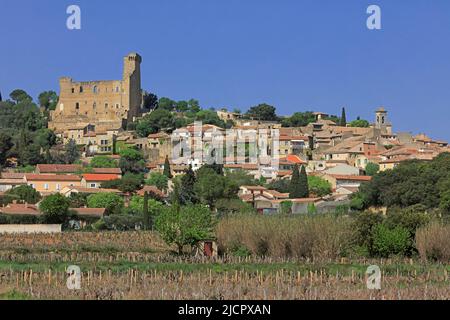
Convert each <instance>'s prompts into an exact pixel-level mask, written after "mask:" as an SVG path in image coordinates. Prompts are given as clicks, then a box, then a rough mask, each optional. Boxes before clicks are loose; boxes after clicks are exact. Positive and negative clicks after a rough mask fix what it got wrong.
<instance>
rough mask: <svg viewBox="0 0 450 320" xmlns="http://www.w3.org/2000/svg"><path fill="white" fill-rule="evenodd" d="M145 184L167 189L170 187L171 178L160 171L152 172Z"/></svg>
mask: <svg viewBox="0 0 450 320" xmlns="http://www.w3.org/2000/svg"><path fill="white" fill-rule="evenodd" d="M145 184H146V185H148V186H155V187H157V188H158V189H159V190H163V191H167V189H168V187H169V178H168V177H166V176H165V175H164V174H162V173H159V172H151V173H150V175H149V176H148V178H147V180H145Z"/></svg>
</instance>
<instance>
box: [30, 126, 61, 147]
mask: <svg viewBox="0 0 450 320" xmlns="http://www.w3.org/2000/svg"><path fill="white" fill-rule="evenodd" d="M56 141H57V138H56V134H55V133H54V132H53V131H52V130H49V129H45V128H43V129H39V130H38V131H36V136H35V138H34V143H35V144H36V145H38V146H39V147H41V148H43V149H44V150H48V149H50V148H51V147H52V146H54V145H55V144H56Z"/></svg>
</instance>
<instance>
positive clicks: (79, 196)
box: [69, 192, 89, 208]
mask: <svg viewBox="0 0 450 320" xmlns="http://www.w3.org/2000/svg"><path fill="white" fill-rule="evenodd" d="M88 196H89V194H88V193H82V192H76V193H75V192H74V193H71V194H70V197H69V201H70V207H71V208H84V207H87V206H88V203H87V198H88Z"/></svg>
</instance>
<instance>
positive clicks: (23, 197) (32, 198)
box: [6, 185, 41, 204]
mask: <svg viewBox="0 0 450 320" xmlns="http://www.w3.org/2000/svg"><path fill="white" fill-rule="evenodd" d="M6 194H7V195H10V196H12V197H13V198H15V199H16V200H19V201H21V202H25V203H29V204H36V203H38V202H39V201H40V200H41V195H40V193H39V192H37V191H36V190H35V189H34V188H33V187H31V186H27V185H23V186H18V187H15V188H12V189H10V190H8V191H6Z"/></svg>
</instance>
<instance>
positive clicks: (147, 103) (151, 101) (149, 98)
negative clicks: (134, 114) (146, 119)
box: [144, 92, 158, 110]
mask: <svg viewBox="0 0 450 320" xmlns="http://www.w3.org/2000/svg"><path fill="white" fill-rule="evenodd" d="M157 107H158V97H157V96H156V94H153V93H149V92H145V93H144V108H145V109H147V110H153V109H155V108H157Z"/></svg>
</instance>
